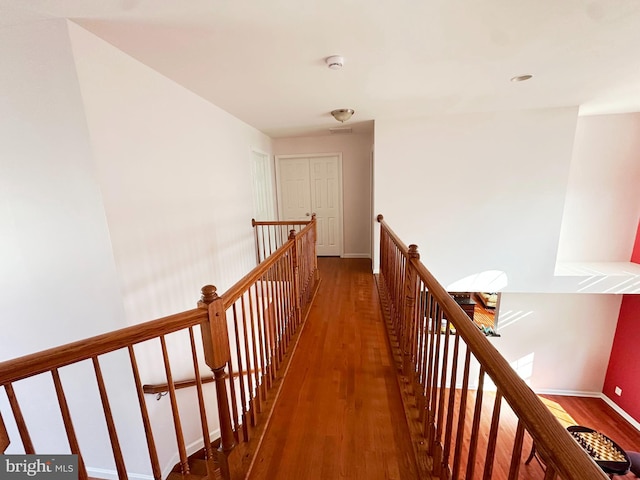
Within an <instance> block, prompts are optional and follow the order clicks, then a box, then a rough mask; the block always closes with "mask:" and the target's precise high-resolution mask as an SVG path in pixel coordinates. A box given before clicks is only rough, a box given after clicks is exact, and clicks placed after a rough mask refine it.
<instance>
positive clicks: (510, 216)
mask: <svg viewBox="0 0 640 480" xmlns="http://www.w3.org/2000/svg"><path fill="white" fill-rule="evenodd" d="M576 118H577V109H575V108H563V109H549V110H532V111H519V112H501V113H485V114H474V115H471V114H470V115H449V116H441V117H430V118H424V119H418V120H416V119H413V120H385V119H378V120H376V124H375V135H376V140H375V141H376V148H375V150H376V175H375V187H374V190H375V212H376V213H382V214H383V215H384V217H385V220H386V221H387V222H388V223H389V225H390V226H391V228H393V229H394V230H395V231H396V232H397V233H398V234H399V236H400V238H402V239H403V240H404V241H405V242H407V243H416V244H417V245H418V246H419V249H420V252H421V256H422V259H423V262H424V263H425V264H426V265H427V266H428V267H429V268H430V270H431V271H432V272H433V273H434V275H435V276H436V278H438V279H439V280H440V282H441V283H442V284H443V285H445V286H447V285H449V284H452V283H453V282H461V281H462V280H464V279H469V283H471V280H472V279H474V278H475V276H476V275H477V274H479V273H481V272H484V271H487V270H498V271H502V272H504V273H505V274H506V277H507V281H508V283H507V285H506V286H505V287H504V291H511V292H536V291H545V289H546V288H547V282H548V281H549V278H550V277H551V276H553V272H554V268H555V261H556V253H557V247H558V237H559V232H560V222H561V219H562V212H563V208H564V198H565V191H566V184H567V179H568V175H569V165H570V160H571V151H572V146H573V137H574V130H575V124H576ZM457 289H459V290H465V288H464V282H461V283H458V287H457ZM469 289H472V290H483V288H482V286H481V285H478V284H477V283H476V284H474V285H473V288H469ZM493 289H495V288H493ZM493 289H492V290H493Z"/></svg>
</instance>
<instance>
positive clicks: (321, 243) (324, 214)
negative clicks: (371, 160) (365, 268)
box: [278, 154, 342, 256]
mask: <svg viewBox="0 0 640 480" xmlns="http://www.w3.org/2000/svg"><path fill="white" fill-rule="evenodd" d="M278 188H279V194H278V203H279V206H280V214H281V219H283V220H307V219H309V218H310V216H311V214H313V213H315V214H316V219H317V222H318V238H317V248H318V255H325V256H340V255H341V254H342V159H341V156H340V155H339V154H332V155H312V156H304V157H303V156H296V157H288V156H286V157H278Z"/></svg>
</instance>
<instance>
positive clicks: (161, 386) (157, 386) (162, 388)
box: [142, 368, 262, 394]
mask: <svg viewBox="0 0 640 480" xmlns="http://www.w3.org/2000/svg"><path fill="white" fill-rule="evenodd" d="M261 371H262V369H261V368H258V369H257V370H256V369H251V370H249V371H248V372H247V370H243V371H242V372H233V375H232V378H238V377H240V376H245V375H247V374H252V373H255V372H261ZM213 382H214V378H213V377H211V376H209V377H200V383H201V384H203V385H204V384H206V383H213ZM197 384H198V381H197V380H196V379H195V378H192V379H188V380H178V381H175V382H173V387H174V388H175V389H176V390H180V389H182V388H191V387H195V386H196V385H197ZM142 391H143V392H144V393H147V394H158V393H164V392H168V391H169V385H168V384H166V383H152V384H145V385H143V386H142Z"/></svg>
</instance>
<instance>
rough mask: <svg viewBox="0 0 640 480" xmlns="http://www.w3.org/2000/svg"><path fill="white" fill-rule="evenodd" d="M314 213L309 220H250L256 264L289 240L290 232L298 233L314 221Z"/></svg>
mask: <svg viewBox="0 0 640 480" xmlns="http://www.w3.org/2000/svg"><path fill="white" fill-rule="evenodd" d="M315 218H316V214H315V213H314V214H313V215H312V216H311V218H310V219H309V220H286V221H281V222H279V221H269V222H267V221H257V220H255V219H251V225H252V226H253V232H254V236H255V241H256V256H257V260H258V263H260V262H261V261H263V260H264V259H265V258H267V257H268V256H269V255H271V254H273V252H275V251H276V250H277V249H278V248H280V247H281V246H282V245H284V243H285V242H286V241H287V240H288V239H289V235H290V234H291V231H292V230H293V231H294V232H296V233H298V232H300V231H301V230H302V229H303V228H304V227H305V226H307V225H309V224H310V223H311V221H312V220H315Z"/></svg>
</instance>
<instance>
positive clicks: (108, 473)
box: [87, 429, 220, 480]
mask: <svg viewBox="0 0 640 480" xmlns="http://www.w3.org/2000/svg"><path fill="white" fill-rule="evenodd" d="M209 436H210V438H213V439H215V438H218V437H219V436H220V429H216V430H214V431H213V432H209ZM201 448H202V440H201V439H200V440H196V441H194V442H192V443H190V444H189V445H187V455H191V454H193V453H195V452H197V451H198V450H200V449H201ZM179 461H180V456H179V454H178V452H176V453H175V454H174V455H173V456H172V457H171V458H170V459H169V461H168V462H166V464H165V467H164V469H163V470H162V478H167V477H168V476H169V473H171V470H173V467H174V466H175V465H176V464H177V463H178V462H179ZM87 474H88V475H89V476H90V477H93V478H101V479H104V480H118V472H117V471H116V470H107V469H105V468H95V467H87ZM127 476H128V477H129V478H130V479H131V480H153V475H148V474H144V473H132V472H127Z"/></svg>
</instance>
